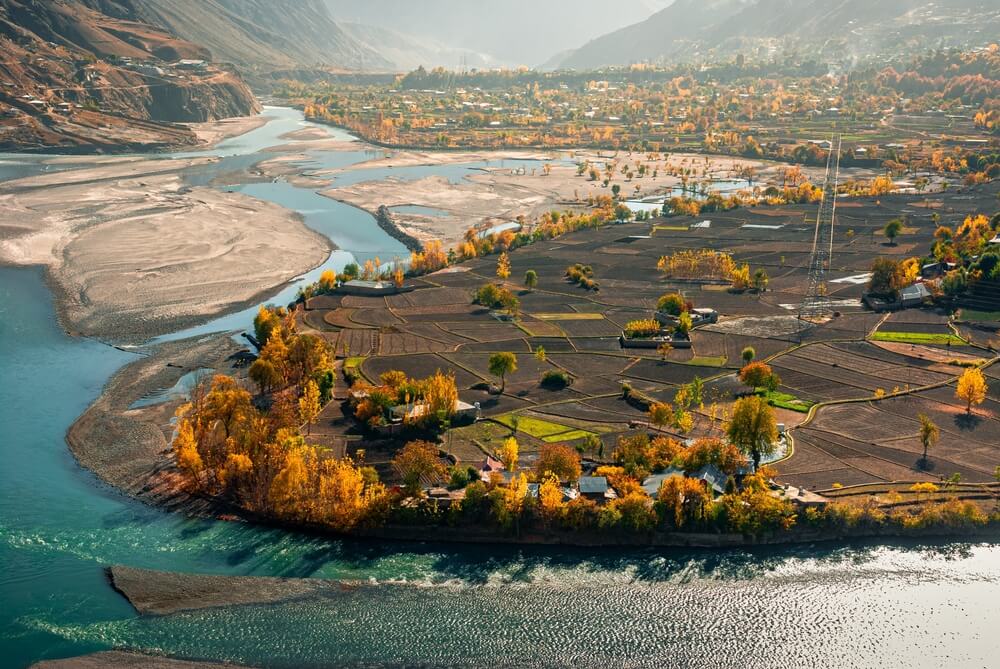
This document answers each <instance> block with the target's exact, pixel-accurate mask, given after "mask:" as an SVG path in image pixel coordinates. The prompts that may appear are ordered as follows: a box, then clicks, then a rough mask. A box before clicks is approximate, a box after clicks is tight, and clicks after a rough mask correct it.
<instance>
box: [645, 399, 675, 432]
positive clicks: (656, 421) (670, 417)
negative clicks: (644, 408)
mask: <svg viewBox="0 0 1000 669" xmlns="http://www.w3.org/2000/svg"><path fill="white" fill-rule="evenodd" d="M649 422H650V423H651V424H653V425H655V426H656V427H657V429H659V430H661V431H662V430H663V427H664V426H665V425H670V424H672V423H673V422H674V409H673V407H671V406H670V405H669V404H667V403H666V402H655V403H653V404H650V405H649Z"/></svg>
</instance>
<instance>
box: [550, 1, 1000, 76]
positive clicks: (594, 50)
mask: <svg viewBox="0 0 1000 669" xmlns="http://www.w3.org/2000/svg"><path fill="white" fill-rule="evenodd" d="M998 34H1000V3H997V2H996V0H936V1H934V2H930V1H928V0H877V1H875V0H677V2H675V3H674V4H673V5H671V6H670V7H667V8H666V9H664V10H662V11H660V12H657V13H656V14H654V15H653V16H651V17H649V18H648V19H646V20H645V21H642V22H639V23H636V24H633V25H630V26H627V27H625V28H621V29H619V30H616V31H613V32H610V33H608V34H606V35H604V36H602V37H599V38H597V39H594V40H591V41H590V42H588V43H586V44H584V46H582V47H580V48H578V49H576V50H575V51H573V52H572V53H571V54H569V55H568V56H566V57H565V58H563V59H561V60H559V61H558V62H557V63H553V65H556V66H559V67H571V68H576V69H592V68H596V67H603V66H607V65H627V64H629V63H635V62H644V61H651V62H656V61H665V62H677V61H691V60H696V59H700V58H705V57H713V56H714V57H727V56H731V55H732V54H734V53H745V54H748V55H749V54H754V53H757V54H761V55H774V54H776V53H782V52H784V53H798V54H800V55H809V56H813V57H816V58H823V59H827V60H850V59H863V58H869V57H872V56H877V55H880V54H885V53H892V54H900V53H907V52H911V51H914V50H922V49H927V48H932V47H938V46H966V45H976V44H983V43H986V42H988V41H990V40H995V39H996V36H997V35H998Z"/></svg>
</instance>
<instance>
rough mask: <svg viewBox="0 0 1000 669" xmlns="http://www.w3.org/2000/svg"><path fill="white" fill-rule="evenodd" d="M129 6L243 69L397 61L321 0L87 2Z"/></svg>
mask: <svg viewBox="0 0 1000 669" xmlns="http://www.w3.org/2000/svg"><path fill="white" fill-rule="evenodd" d="M87 1H88V2H90V3H92V4H97V5H100V6H102V7H105V9H106V10H107V8H108V7H114V6H116V5H117V6H123V7H126V8H130V9H131V10H132V11H134V12H135V13H136V14H137V15H139V16H140V17H141V18H142V19H143V20H145V21H147V22H149V23H152V24H154V25H157V26H161V27H163V28H165V29H166V30H168V31H170V32H172V33H173V34H175V35H178V36H180V37H182V38H184V39H187V40H190V41H192V42H197V43H198V44H203V45H204V46H206V47H208V49H209V50H211V52H212V54H213V56H214V57H215V58H216V59H217V60H221V61H225V62H231V63H234V64H236V65H237V66H239V67H240V68H241V70H243V71H252V70H256V71H269V70H280V69H290V68H301V67H313V66H318V67H330V68H341V69H348V70H359V69H361V70H389V69H393V68H394V66H393V63H392V61H390V60H389V59H387V58H385V57H383V56H381V55H380V54H379V53H378V52H377V51H376V50H374V49H372V48H370V47H368V46H366V45H365V44H363V43H361V42H359V41H357V40H355V39H354V38H352V37H351V36H350V35H348V34H347V33H346V32H345V31H344V30H343V29H342V28H341V27H340V26H339V25H337V23H336V22H335V21H334V20H333V19H332V18H331V16H330V13H329V12H328V11H327V8H326V6H324V4H323V2H322V1H321V0H87Z"/></svg>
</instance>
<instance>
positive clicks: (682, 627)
mask: <svg viewBox="0 0 1000 669" xmlns="http://www.w3.org/2000/svg"><path fill="white" fill-rule="evenodd" d="M266 113H267V114H268V116H271V117H272V121H271V122H270V123H268V124H267V125H265V126H263V127H262V128H260V129H258V130H255V131H253V132H251V133H248V134H246V135H244V136H242V137H238V138H234V139H230V140H227V141H225V142H223V143H222V144H220V145H219V146H218V147H216V148H215V149H214V150H213V153H215V154H217V155H220V156H223V159H222V160H221V161H220V162H219V163H217V165H216V166H215V167H213V168H212V170H209V171H205V172H202V173H193V174H191V175H190V176H189V178H190V179H191V181H192V182H197V181H199V180H203V181H204V182H207V181H208V180H209V179H211V177H212V176H213V174H221V173H224V172H232V169H231V168H234V167H247V166H250V165H252V164H253V163H254V162H257V161H259V160H263V159H265V158H267V157H270V156H268V154H261V153H260V151H261V150H262V149H264V148H266V147H268V146H273V145H276V144H279V143H283V142H284V141H285V140H281V139H280V135H282V134H284V133H287V132H288V131H290V130H295V129H298V128H300V127H302V126H306V125H309V124H308V123H306V122H305V121H303V120H302V117H301V114H299V113H298V112H296V111H293V110H289V109H281V108H268V109H267V110H266ZM331 132H333V133H335V134H336V135H337V136H340V137H341V138H346V137H347V136H346V135H344V134H343V133H341V132H340V131H332V130H331ZM371 155H372V154H371V153H370V152H365V151H358V152H333V151H326V152H313V153H310V154H309V161H308V162H307V163H306V164H304V166H303V167H304V169H306V170H309V169H319V168H330V167H348V166H350V165H351V164H353V163H356V162H359V161H361V160H365V159H366V158H368V157H371ZM80 160H81V162H85V160H86V159H83V158H81V159H80ZM476 166H477V165H472V164H470V165H458V166H456V165H450V166H444V167H419V168H408V169H407V170H406V171H403V170H395V171H390V170H386V171H381V170H370V171H368V170H366V171H364V173H363V174H362V173H361V172H362V171H361V170H357V171H355V172H348V173H347V174H345V176H344V178H342V180H341V181H340V182H341V183H350V182H352V181H358V180H367V179H372V178H383V177H384V176H387V175H388V174H393V175H394V176H397V177H400V178H415V177H419V176H422V175H424V174H441V175H443V176H447V177H448V178H452V179H461V178H462V176H463V175H464V173H466V171H467V170H468V169H470V168H474V167H476ZM45 169H51V167H49V166H47V165H46V164H45V159H44V158H40V157H37V156H30V157H29V156H18V155H10V154H8V155H2V156H0V179H10V178H15V177H19V176H27V175H31V174H35V173H38V172H39V171H42V170H45ZM224 187H227V188H237V189H239V190H241V191H243V192H245V193H247V194H249V195H252V196H254V197H258V198H263V199H267V200H271V201H274V202H277V203H279V204H282V205H284V206H286V207H289V208H292V209H295V210H297V211H299V212H301V213H302V214H303V216H304V217H305V220H306V223H307V224H308V225H310V226H311V227H313V228H315V229H316V230H319V231H320V232H322V233H324V234H326V235H328V236H329V237H330V238H331V239H332V240H333V241H334V243H335V244H336V245H337V247H338V248H339V249H340V250H339V251H335V252H334V253H333V254H332V256H331V258H330V260H329V262H328V263H327V266H332V267H342V266H343V265H344V264H345V263H346V262H349V261H350V259H351V258H357V259H365V258H368V257H372V256H374V255H380V256H381V257H382V258H384V259H389V258H392V257H393V256H394V255H401V254H403V253H404V250H403V248H402V247H401V246H400V245H399V244H398V243H397V242H395V241H394V240H392V239H390V238H388V237H387V236H386V235H385V234H384V233H382V231H381V230H379V229H378V227H377V226H376V225H375V223H374V220H373V219H372V218H371V216H369V215H368V214H366V213H364V212H362V211H360V210H357V209H354V208H352V207H349V206H346V205H342V204H340V203H337V202H335V201H334V200H332V199H329V198H326V197H322V196H320V195H317V194H316V193H315V192H313V191H311V190H309V189H305V188H298V187H295V186H292V185H290V184H288V183H286V182H284V181H278V182H276V183H246V184H240V183H233V184H230V185H227V186H224ZM318 271H319V270H316V271H314V272H312V273H310V276H315V274H316V273H317V272H318ZM294 290H295V288H294V287H289V288H287V289H286V290H284V291H283V292H282V293H281V295H279V296H278V298H276V299H278V300H280V301H284V300H286V299H287V298H289V297H290V296H291V295H292V294H293V293H294ZM248 319H249V312H242V313H238V314H233V315H230V316H226V317H224V318H220V319H217V320H216V321H214V322H212V323H210V324H207V325H204V326H202V327H198V328H192V329H191V330H188V331H186V332H184V333H175V334H174V335H171V337H177V336H181V335H188V334H192V333H194V332H210V331H223V330H233V329H239V328H242V327H245V326H246V325H247V323H248ZM131 359H133V354H131V353H127V352H123V351H121V350H118V349H115V348H112V347H109V346H106V345H104V344H102V343H99V342H95V341H90V340H87V339H75V338H71V337H69V336H67V335H66V334H65V333H64V332H63V331H62V330H61V329H60V328H59V326H58V324H57V322H56V319H55V313H54V306H53V302H52V297H51V295H50V293H49V291H48V289H47V287H46V284H45V282H44V275H43V272H42V270H41V269H39V268H0V381H2V382H0V567H2V568H0V631H2V637H0V638H2V641H0V667H25V666H27V665H29V664H31V663H32V662H35V661H38V660H40V659H46V658H57V657H67V656H71V655H79V654H83V653H88V652H93V651H98V650H102V649H109V648H125V649H131V650H136V651H145V652H151V653H162V654H167V655H173V656H181V657H188V658H198V659H215V660H229V661H233V662H242V663H247V664H253V665H261V666H276V667H320V666H364V667H373V666H400V665H403V666H413V665H419V666H484V665H490V666H496V667H502V666H516V667H522V666H587V667H589V666H595V667H596V666H618V667H633V666H635V667H642V666H649V667H654V666H655V667H737V666H739V667H819V666H824V667H940V666H947V667H990V666H998V663H1000V633H998V630H1000V547H998V546H996V545H993V544H980V543H975V544H969V543H941V544H903V543H900V544H895V545H889V546H880V545H849V546H821V545H815V546H800V547H789V548H784V549H775V550H766V551H725V552H707V551H706V552H681V551H651V550H634V551H627V550H620V549H618V550H606V551H597V550H575V549H546V548H511V547H506V548H498V547H492V546H482V547H454V546H449V545H441V544H436V543H433V542H427V543H422V544H386V543H364V542H357V543H355V542H347V541H340V540H332V539H326V538H322V537H317V536H311V535H305V534H296V533H292V532H286V531H279V530H275V529H265V528H258V527H253V526H250V525H246V524H238V523H228V522H217V521H205V520H192V519H188V518H184V517H181V516H178V515H173V514H170V513H166V512H163V511H160V510H157V509H154V508H150V507H148V506H145V505H143V504H140V503H137V502H134V501H132V500H130V499H129V498H127V497H125V496H123V495H121V494H119V493H117V492H116V491H115V490H112V489H109V488H108V487H106V486H104V485H102V484H101V483H100V482H98V481H97V480H96V479H95V478H94V476H93V475H91V474H90V473H88V472H87V471H84V470H82V469H81V468H80V467H79V466H78V465H77V464H76V463H75V461H74V460H73V458H72V456H71V455H70V453H69V451H68V449H67V447H66V444H65V441H64V435H65V432H66V429H67V428H68V427H69V425H70V424H71V423H72V422H73V420H74V419H75V418H76V417H77V416H78V415H79V414H80V413H81V412H82V411H83V410H84V409H85V408H86V406H87V405H88V404H89V403H90V402H91V401H93V400H94V399H95V398H96V397H97V395H98V394H99V393H100V391H101V388H102V386H103V384H104V383H105V382H106V381H107V379H108V378H109V377H110V375H111V374H113V373H114V372H115V370H117V369H119V368H120V367H121V366H122V365H124V364H126V363H127V362H128V361H129V360H131ZM117 563H121V564H127V565H133V566H138V567H147V568H155V569H164V570H174V571H182V572H203V573H213V574H239V575H267V576H289V577H317V578H327V579H344V580H348V581H352V582H357V583H359V586H358V587H356V588H350V589H345V590H344V591H343V592H342V593H340V594H338V595H337V596H336V597H331V598H329V599H323V600H310V601H303V602H296V603H288V604H282V605H277V606H247V607H233V608H221V609H214V610H206V611H199V612H195V613H187V614H178V615H172V616H165V617H147V618H140V617H139V616H137V615H136V614H135V612H134V611H133V609H132V608H131V606H130V605H129V604H128V603H127V602H126V601H125V600H124V599H123V598H122V597H120V596H119V595H118V594H117V593H115V592H114V591H113V590H112V589H111V588H110V587H109V585H108V583H107V581H106V579H105V576H104V572H103V568H104V567H105V566H107V565H110V564H117Z"/></svg>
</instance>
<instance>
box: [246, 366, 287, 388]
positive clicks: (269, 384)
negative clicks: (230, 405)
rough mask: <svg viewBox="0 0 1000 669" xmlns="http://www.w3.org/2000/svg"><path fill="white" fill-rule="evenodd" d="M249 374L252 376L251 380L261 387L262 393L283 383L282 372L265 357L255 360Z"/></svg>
mask: <svg viewBox="0 0 1000 669" xmlns="http://www.w3.org/2000/svg"><path fill="white" fill-rule="evenodd" d="M247 374H248V375H249V376H250V380H251V381H253V382H254V383H256V384H257V387H258V388H260V394H261V395H264V394H265V393H267V392H268V391H269V390H270V389H271V388H275V387H276V386H278V385H279V384H280V383H281V374H280V373H279V372H278V370H277V369H276V368H275V367H274V365H273V364H272V363H271V361H270V360H265V359H264V358H257V359H256V360H254V361H253V364H252V365H250V369H249V370H248V371H247Z"/></svg>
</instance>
